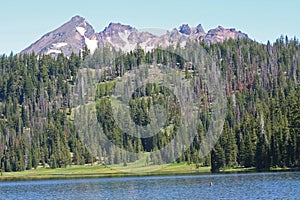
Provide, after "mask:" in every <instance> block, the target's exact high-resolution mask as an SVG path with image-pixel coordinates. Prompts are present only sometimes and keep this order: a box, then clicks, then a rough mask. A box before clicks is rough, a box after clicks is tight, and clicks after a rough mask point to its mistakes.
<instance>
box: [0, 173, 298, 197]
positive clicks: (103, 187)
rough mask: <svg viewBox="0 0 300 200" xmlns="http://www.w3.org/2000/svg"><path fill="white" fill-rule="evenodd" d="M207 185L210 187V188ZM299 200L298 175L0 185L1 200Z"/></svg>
mask: <svg viewBox="0 0 300 200" xmlns="http://www.w3.org/2000/svg"><path fill="white" fill-rule="evenodd" d="M210 181H212V183H213V186H212V187H210ZM297 198H298V199H299V198H300V172H284V173H251V174H220V175H198V176H152V177H124V178H99V179H74V180H47V181H19V182H2V183H0V199H297Z"/></svg>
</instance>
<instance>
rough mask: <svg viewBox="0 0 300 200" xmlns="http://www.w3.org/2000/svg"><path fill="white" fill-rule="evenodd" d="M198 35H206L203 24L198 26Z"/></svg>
mask: <svg viewBox="0 0 300 200" xmlns="http://www.w3.org/2000/svg"><path fill="white" fill-rule="evenodd" d="M196 33H197V34H198V33H205V31H204V29H203V27H202V24H198V26H197V27H196Z"/></svg>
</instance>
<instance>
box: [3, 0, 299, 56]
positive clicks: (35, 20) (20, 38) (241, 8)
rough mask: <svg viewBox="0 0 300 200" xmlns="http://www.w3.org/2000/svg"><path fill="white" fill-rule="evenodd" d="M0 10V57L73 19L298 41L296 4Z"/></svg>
mask: <svg viewBox="0 0 300 200" xmlns="http://www.w3.org/2000/svg"><path fill="white" fill-rule="evenodd" d="M0 5H1V11H0V19H1V25H0V53H1V54H2V53H6V54H9V53H10V52H11V51H13V52H14V53H18V52H19V51H21V50H22V49H24V48H25V47H27V46H29V45H30V44H31V43H33V42H35V41H36V40H38V39H39V38H40V37H41V36H42V35H44V34H45V33H47V32H49V31H51V30H53V29H55V28H58V27H59V26H60V25H62V24H63V23H65V22H66V21H68V20H69V19H70V18H71V17H73V16H74V15H80V16H82V17H84V18H86V19H87V21H88V22H89V23H90V24H91V25H92V26H93V27H94V28H95V30H96V31H97V32H99V31H101V30H103V29H104V27H105V26H107V25H108V24H109V22H121V23H124V24H130V25H132V26H134V27H136V28H138V29H139V28H162V29H171V28H174V27H178V26H179V25H180V24H183V23H188V24H189V25H191V26H196V25H197V24H199V23H201V24H202V25H203V27H204V29H205V31H207V30H208V29H211V28H215V27H217V26H218V25H222V26H224V27H226V28H231V27H234V28H236V29H238V30H241V31H242V32H245V33H247V34H248V35H249V36H250V37H251V38H253V39H255V40H256V41H258V42H264V43H265V42H266V41H267V40H270V41H271V42H273V41H275V40H276V39H277V38H279V37H280V35H288V36H289V37H294V36H296V37H297V38H300V25H299V22H298V20H300V14H299V13H300V12H299V9H300V1H298V0H285V1H284V0H281V1H279V0H273V1H271V0H248V1H243V0H214V1H208V0H206V1H202V0H190V1H188V0H185V1H176V0H151V1H143V0H127V1H125V0H106V1H102V0H82V1H75V0H73V1H70V0H49V1H40V0H39V1H37V0H28V1H24V0H19V1H18V0H4V1H2V2H1V4H0Z"/></svg>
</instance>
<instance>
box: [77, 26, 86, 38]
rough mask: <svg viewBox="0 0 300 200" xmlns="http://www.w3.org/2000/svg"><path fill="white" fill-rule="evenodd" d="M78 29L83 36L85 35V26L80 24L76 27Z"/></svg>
mask: <svg viewBox="0 0 300 200" xmlns="http://www.w3.org/2000/svg"><path fill="white" fill-rule="evenodd" d="M76 30H77V32H78V33H79V34H80V35H81V36H82V37H84V34H85V32H86V30H85V28H83V27H80V26H78V27H76Z"/></svg>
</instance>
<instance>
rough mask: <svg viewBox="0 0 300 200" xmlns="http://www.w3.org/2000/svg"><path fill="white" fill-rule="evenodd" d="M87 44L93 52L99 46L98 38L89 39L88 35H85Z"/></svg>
mask: <svg viewBox="0 0 300 200" xmlns="http://www.w3.org/2000/svg"><path fill="white" fill-rule="evenodd" d="M84 41H85V44H86V46H87V48H88V49H89V50H90V52H91V54H93V53H94V52H95V50H96V49H97V48H98V40H96V39H95V40H93V39H91V40H90V39H89V38H87V37H84Z"/></svg>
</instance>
